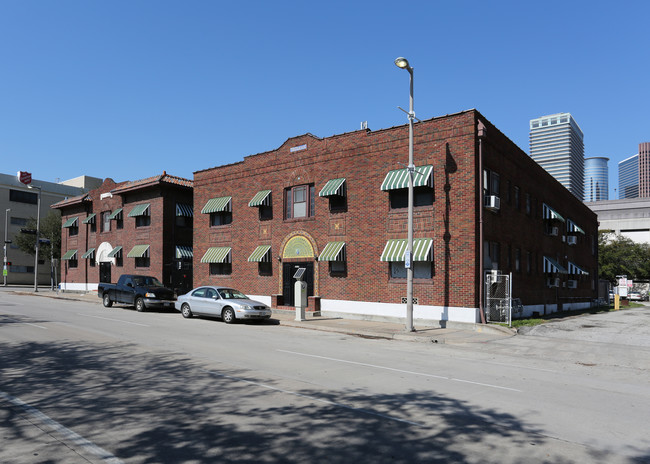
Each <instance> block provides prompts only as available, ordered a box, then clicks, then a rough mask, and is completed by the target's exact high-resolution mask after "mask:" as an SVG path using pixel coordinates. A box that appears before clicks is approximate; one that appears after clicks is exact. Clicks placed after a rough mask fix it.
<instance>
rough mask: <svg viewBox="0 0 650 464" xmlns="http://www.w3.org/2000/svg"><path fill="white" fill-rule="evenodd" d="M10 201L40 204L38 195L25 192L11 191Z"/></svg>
mask: <svg viewBox="0 0 650 464" xmlns="http://www.w3.org/2000/svg"><path fill="white" fill-rule="evenodd" d="M9 201H15V202H18V203H28V204H30V205H36V204H38V194H37V193H33V192H23V191H22V190H9Z"/></svg>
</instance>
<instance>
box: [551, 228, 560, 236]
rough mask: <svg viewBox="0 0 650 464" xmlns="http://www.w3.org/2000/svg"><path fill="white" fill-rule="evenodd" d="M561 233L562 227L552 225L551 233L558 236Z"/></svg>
mask: <svg viewBox="0 0 650 464" xmlns="http://www.w3.org/2000/svg"><path fill="white" fill-rule="evenodd" d="M559 233H560V229H559V228H558V227H557V226H556V227H551V233H550V235H553V236H557V235H558V234H559Z"/></svg>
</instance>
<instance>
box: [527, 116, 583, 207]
mask: <svg viewBox="0 0 650 464" xmlns="http://www.w3.org/2000/svg"><path fill="white" fill-rule="evenodd" d="M530 156H531V158H533V159H534V160H535V161H536V162H537V163H538V164H539V165H540V166H542V167H543V168H544V169H545V170H546V171H547V172H548V173H549V174H551V175H552V176H553V177H555V178H556V179H557V180H558V181H559V182H560V183H561V184H562V185H564V186H565V187H566V188H567V189H568V190H569V192H571V193H573V194H574V195H575V196H576V197H578V198H580V199H581V200H582V199H583V197H584V193H583V190H584V165H585V158H584V156H585V145H584V135H583V133H582V130H581V129H580V126H578V123H577V122H576V121H575V119H573V118H572V117H571V114H569V113H558V114H551V115H549V116H542V117H541V118H537V119H532V120H531V121H530Z"/></svg>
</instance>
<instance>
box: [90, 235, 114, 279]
mask: <svg viewBox="0 0 650 464" xmlns="http://www.w3.org/2000/svg"><path fill="white" fill-rule="evenodd" d="M112 250H113V245H111V244H110V243H108V242H103V243H102V244H101V245H99V246H98V247H97V252H96V253H95V256H96V260H97V261H96V262H97V265H98V266H99V281H100V282H101V283H111V265H114V264H115V258H109V257H108V254H109V253H110V252H111V251H112Z"/></svg>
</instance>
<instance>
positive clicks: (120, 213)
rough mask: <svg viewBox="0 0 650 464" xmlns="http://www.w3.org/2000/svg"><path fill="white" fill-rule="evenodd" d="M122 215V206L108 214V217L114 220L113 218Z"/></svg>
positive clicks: (118, 217)
mask: <svg viewBox="0 0 650 464" xmlns="http://www.w3.org/2000/svg"><path fill="white" fill-rule="evenodd" d="M121 217H122V208H117V209H116V210H115V211H113V212H112V213H111V215H110V216H108V219H109V220H111V221H112V220H113V219H120V218H121Z"/></svg>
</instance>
